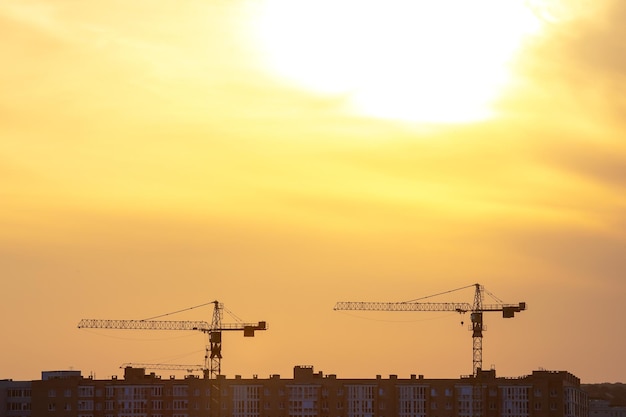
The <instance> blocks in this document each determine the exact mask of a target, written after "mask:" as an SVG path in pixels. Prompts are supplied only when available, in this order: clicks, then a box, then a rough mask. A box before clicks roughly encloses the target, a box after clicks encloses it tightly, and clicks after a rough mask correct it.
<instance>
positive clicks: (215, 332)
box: [78, 300, 267, 379]
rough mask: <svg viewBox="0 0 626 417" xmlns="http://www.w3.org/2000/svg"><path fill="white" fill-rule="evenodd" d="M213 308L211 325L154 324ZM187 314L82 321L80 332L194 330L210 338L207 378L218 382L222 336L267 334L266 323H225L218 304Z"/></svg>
mask: <svg viewBox="0 0 626 417" xmlns="http://www.w3.org/2000/svg"><path fill="white" fill-rule="evenodd" d="M207 304H213V305H214V307H213V318H212V320H211V323H210V324H209V323H208V322H206V321H184V320H183V321H171V320H154V319H155V318H159V317H163V316H166V315H170V314H174V313H179V312H181V311H185V310H190V309H192V308H196V307H201V306H204V305H207ZM185 310H180V311H175V312H173V313H167V314H163V315H160V316H156V317H151V318H148V319H143V320H103V319H82V320H81V321H80V322H79V323H78V328H79V329H80V328H88V329H125V330H192V331H200V332H203V333H206V334H208V336H209V345H208V346H207V347H206V354H205V356H204V376H205V377H208V378H211V379H215V378H217V376H218V375H221V372H222V368H221V360H222V332H228V331H243V335H244V337H254V332H255V331H257V330H267V323H266V322H265V321H259V322H258V323H222V317H223V310H224V305H223V304H222V303H220V302H219V301H217V300H216V301H212V302H210V303H206V304H202V305H200V306H195V307H191V308H188V309H185Z"/></svg>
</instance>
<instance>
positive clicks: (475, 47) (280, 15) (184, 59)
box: [0, 0, 626, 382]
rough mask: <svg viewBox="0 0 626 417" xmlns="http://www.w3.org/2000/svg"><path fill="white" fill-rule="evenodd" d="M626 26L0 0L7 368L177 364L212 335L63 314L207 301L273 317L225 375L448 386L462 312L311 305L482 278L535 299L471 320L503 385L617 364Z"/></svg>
mask: <svg viewBox="0 0 626 417" xmlns="http://www.w3.org/2000/svg"><path fill="white" fill-rule="evenodd" d="M624 16H626V1H624V0H597V1H591V0H526V1H522V0H475V1H464V0H439V1H435V0H431V1H422V0H405V1H403V0H389V1H373V0H363V1H356V0H335V1H333V2H331V1H328V0H319V1H309V0H301V1H300V0H228V1H213V0H188V1H184V2H173V1H161V0H152V1H132V2H129V1H122V0H108V1H106V2H103V1H95V0H82V1H74V0H54V1H50V0H6V1H2V2H0V33H1V35H2V36H0V54H1V56H2V57H3V58H2V59H3V65H0V89H1V91H2V94H0V271H1V273H2V278H1V280H2V281H1V283H2V294H3V296H4V297H3V302H2V303H0V316H1V317H4V318H5V319H3V320H0V337H2V341H3V345H2V355H0V380H3V379H13V380H20V379H35V378H38V377H39V376H40V375H41V374H40V372H41V371H42V370H57V369H58V370H62V369H69V368H72V369H77V370H78V369H80V370H82V371H83V375H89V374H90V373H91V372H93V373H94V374H97V375H98V377H99V378H107V377H109V376H111V375H112V374H115V373H117V372H120V371H119V366H120V364H122V363H127V362H139V363H153V362H154V363H161V362H164V361H167V362H170V363H176V361H179V362H178V363H198V361H202V360H203V358H204V355H205V347H206V346H205V340H204V338H203V336H205V335H187V336H184V337H183V336H181V335H178V334H177V335H169V334H163V335H158V336H154V335H152V334H143V333H141V332H139V333H133V332H130V333H127V334H124V335H123V336H122V335H117V334H113V335H109V334H106V332H104V331H102V332H99V331H97V330H93V331H88V330H86V329H78V328H77V327H76V325H77V323H78V322H79V320H81V319H83V318H90V317H93V318H101V319H128V320H133V319H139V320H141V319H142V318H145V317H153V316H157V315H160V314H163V313H168V312H172V311H178V310H184V309H185V308H186V307H190V306H195V305H201V304H206V303H210V302H212V301H213V300H219V301H220V302H223V303H224V305H225V306H226V307H227V308H228V309H229V310H230V311H232V312H234V313H235V314H236V316H238V317H240V318H241V319H242V320H243V321H244V322H257V321H261V320H264V321H267V322H268V323H269V328H268V330H267V331H266V332H259V333H262V334H259V335H258V337H255V339H254V340H253V341H252V342H250V341H248V340H247V339H243V338H242V337H232V336H231V335H230V334H229V335H227V336H225V343H224V350H223V351H224V361H223V368H222V371H223V373H224V374H225V375H227V376H229V377H233V376H234V375H244V376H248V377H249V376H250V375H259V377H267V376H268V375H272V374H282V375H283V376H289V375H290V374H291V372H292V370H293V367H294V366H295V365H303V364H304V365H313V366H315V369H316V370H320V371H323V372H324V373H325V375H326V374H329V373H332V374H337V375H338V377H342V378H360V377H364V378H372V377H373V376H374V375H379V374H381V375H388V374H394V375H395V374H397V375H399V377H408V376H409V375H413V374H414V375H422V374H423V375H425V376H426V378H449V377H453V378H457V377H458V376H459V375H466V374H469V373H471V371H472V356H471V355H472V337H471V335H472V333H471V332H468V331H467V328H466V326H461V325H460V323H461V322H462V321H465V323H466V324H467V323H468V317H465V316H460V315H459V314H458V313H451V314H449V315H448V314H446V315H429V313H426V312H423V313H416V314H402V313H399V315H397V314H396V315H391V316H390V315H386V314H382V313H384V312H382V313H376V314H377V315H371V316H365V315H358V316H356V315H348V314H342V313H339V312H337V311H333V309H332V308H333V306H334V305H335V303H336V302H337V301H342V300H354V301H364V302H369V301H373V302H393V301H402V300H408V299H418V298H420V297H424V296H429V295H432V294H436V293H442V292H445V291H447V290H450V289H454V288H460V287H464V286H467V285H472V284H474V283H480V284H482V285H484V286H485V288H487V289H488V290H489V291H492V292H493V293H494V294H496V295H497V297H499V298H500V299H502V300H503V301H505V302H507V303H508V302H512V303H517V302H520V301H524V302H526V303H527V305H528V308H527V310H526V311H524V314H520V315H519V317H516V318H515V320H501V319H499V317H498V318H493V319H492V318H489V320H490V321H489V322H488V323H487V326H488V332H486V335H485V340H484V362H485V364H486V365H487V364H488V365H491V364H494V365H495V367H496V368H497V372H498V375H499V376H503V377H517V376H521V375H526V374H528V373H530V372H532V371H533V370H535V369H537V368H539V367H541V368H544V369H547V370H565V371H568V372H571V373H573V374H574V375H576V376H577V377H579V378H580V379H581V380H582V381H583V382H605V381H623V380H624V377H625V375H626V361H624V360H623V353H624V351H626V334H624V332H623V331H622V330H621V329H623V323H622V322H623V319H622V316H621V315H620V314H617V313H616V306H620V305H622V304H623V296H624V294H626V280H624V272H625V271H626V256H625V253H626V249H625V248H626V232H625V230H626V192H625V190H626V168H625V167H626V141H625V140H624V138H625V137H626V133H625V132H626V119H625V118H624V114H625V109H626V91H625V86H626V60H625V59H624V57H626V50H625V48H624V39H626V25H624ZM472 297H473V294H472V291H469V293H466V294H459V295H458V298H457V295H456V294H455V296H454V297H453V298H450V299H443V300H436V301H445V302H456V301H460V302H470V303H471V302H472ZM210 314H211V310H210V309H205V310H201V309H198V310H195V309H194V310H192V311H185V313H184V314H182V315H181V317H178V316H176V317H175V318H176V319H180V320H210V318H211V317H210ZM581 329H584V331H583V330H581ZM42 346H43V347H42ZM590 358H593V360H591V359H590ZM165 377H167V375H165Z"/></svg>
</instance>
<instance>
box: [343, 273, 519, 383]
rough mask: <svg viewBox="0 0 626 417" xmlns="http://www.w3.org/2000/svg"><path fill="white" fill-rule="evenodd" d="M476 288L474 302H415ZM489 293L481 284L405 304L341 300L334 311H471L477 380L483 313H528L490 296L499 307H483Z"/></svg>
mask: <svg viewBox="0 0 626 417" xmlns="http://www.w3.org/2000/svg"><path fill="white" fill-rule="evenodd" d="M470 287H475V292H474V303H473V304H469V303H431V302H416V301H418V300H423V299H425V298H429V297H434V296H437V295H441V294H446V293H449V292H453V291H457V290H462V289H465V288H470ZM484 291H487V290H485V289H484V287H483V286H482V285H480V284H473V285H469V286H467V287H462V288H458V289H456V290H451V291H446V292H445V293H440V294H435V295H431V296H427V297H422V298H418V299H416V300H411V301H404V302H353V301H340V302H338V303H337V304H335V307H334V310H361V311H452V312H457V313H467V312H470V313H471V314H470V319H471V322H472V323H471V326H470V330H471V331H472V341H473V343H472V349H473V354H472V369H473V375H474V377H476V376H477V374H478V373H479V370H480V369H482V366H483V330H485V329H484V327H483V313H485V312H494V311H499V312H502V317H503V318H512V317H514V316H515V313H519V312H521V311H523V310H526V303H525V302H520V303H518V304H504V303H502V301H501V300H499V299H497V297H495V296H494V295H493V294H491V293H489V291H487V293H488V294H489V295H491V296H492V297H493V298H494V299H496V300H497V301H498V303H496V304H484V303H483V292H484Z"/></svg>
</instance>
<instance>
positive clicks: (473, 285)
mask: <svg viewBox="0 0 626 417" xmlns="http://www.w3.org/2000/svg"><path fill="white" fill-rule="evenodd" d="M475 286H476V285H475V284H472V285H468V286H466V287H461V288H457V289H455V290H449V291H444V292H440V293H439V294H433V295H427V296H426V297H420V298H415V299H413V300H409V301H401V302H400V303H413V302H415V301H419V300H424V299H426V298H432V297H437V296H439V295H443V294H448V293H451V292H454V291H459V290H464V289H466V288H470V287H475Z"/></svg>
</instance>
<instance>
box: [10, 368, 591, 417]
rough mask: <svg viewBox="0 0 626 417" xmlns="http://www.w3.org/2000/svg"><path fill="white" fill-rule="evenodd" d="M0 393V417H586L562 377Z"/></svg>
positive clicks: (317, 375)
mask: <svg viewBox="0 0 626 417" xmlns="http://www.w3.org/2000/svg"><path fill="white" fill-rule="evenodd" d="M0 387H2V390H3V393H2V394H0V401H1V404H0V406H1V407H2V408H1V409H0V417H2V416H7V417H9V416H10V417H30V416H36V417H201V416H207V417H208V416H211V417H453V416H454V417H470V416H483V417H534V416H537V417H553V416H559V417H589V405H588V404H589V401H588V399H587V395H586V394H585V392H584V391H583V390H582V389H581V386H580V381H579V379H578V378H577V377H575V376H574V375H572V374H570V373H569V372H566V371H544V370H539V371H533V372H532V374H530V375H527V376H522V377H518V378H502V377H497V376H496V373H495V370H489V371H480V372H479V374H478V375H477V376H476V377H473V376H467V377H461V378H458V379H426V378H424V377H423V376H422V375H411V376H410V377H409V378H399V377H398V376H396V375H389V376H388V377H385V378H383V377H382V376H380V375H378V376H376V377H375V378H374V379H343V378H337V376H336V375H333V374H331V375H324V374H322V372H315V371H314V369H313V367H312V366H296V367H294V373H293V377H292V378H289V379H285V378H281V377H280V375H271V376H269V378H267V379H262V378H258V377H256V376H254V377H252V378H242V377H241V376H235V378H226V377H225V376H223V375H222V376H219V377H218V378H217V379H205V378H200V377H198V376H194V375H189V376H187V377H185V378H174V377H169V378H162V377H161V376H159V375H156V374H154V373H146V371H145V369H143V368H130V367H129V368H126V369H125V370H124V378H123V379H121V378H120V379H117V378H115V377H113V378H112V379H108V380H95V379H93V378H91V377H87V378H85V377H83V376H81V374H80V372H79V371H55V372H43V373H42V379H41V380H39V381H30V382H20V383H17V382H15V383H14V382H13V381H5V383H4V384H3V385H0ZM18 404H19V405H18Z"/></svg>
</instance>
